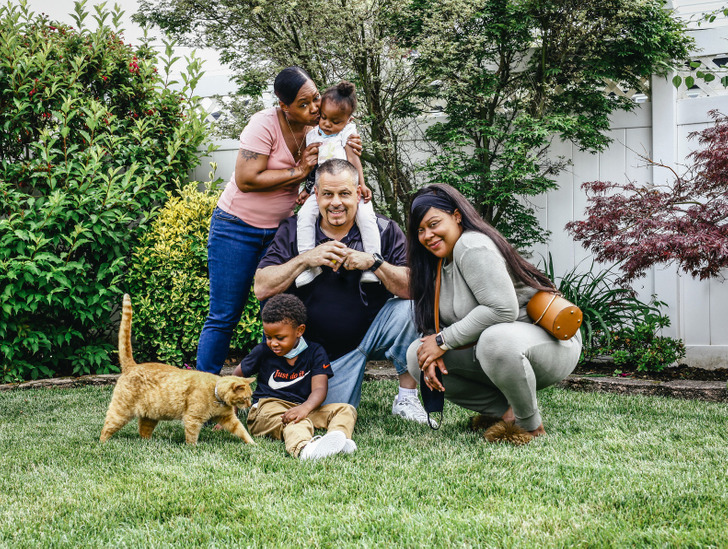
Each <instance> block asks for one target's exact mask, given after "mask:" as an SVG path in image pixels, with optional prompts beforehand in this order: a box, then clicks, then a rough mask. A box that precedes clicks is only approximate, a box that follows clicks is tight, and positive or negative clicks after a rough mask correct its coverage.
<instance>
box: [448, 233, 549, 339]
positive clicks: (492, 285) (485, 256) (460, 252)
mask: <svg viewBox="0 0 728 549" xmlns="http://www.w3.org/2000/svg"><path fill="white" fill-rule="evenodd" d="M535 293H536V290H535V289H534V288H531V287H530V286H527V285H525V284H523V283H522V282H520V281H517V280H515V279H514V278H513V276H511V273H510V270H509V269H508V266H507V265H506V262H505V259H504V258H503V255H502V254H501V253H500V251H499V250H498V248H497V247H496V245H495V243H494V242H493V241H492V240H491V239H490V238H489V237H488V236H486V235H484V234H482V233H478V232H474V231H465V232H464V233H463V234H462V236H461V237H460V238H459V239H458V241H457V242H456V243H455V248H454V250H453V260H452V262H450V263H448V264H447V265H445V266H444V267H443V269H442V281H441V286H440V327H441V328H442V327H443V326H447V328H444V329H443V330H442V333H443V337H444V338H445V342H446V343H447V344H448V345H449V346H450V347H459V346H461V345H466V344H468V343H472V342H473V341H476V340H477V339H478V337H479V336H480V334H481V333H482V332H483V330H485V329H486V328H488V327H489V326H493V325H494V324H498V323H500V322H513V321H515V320H521V321H524V322H530V320H529V319H528V315H527V314H526V303H528V300H529V299H531V297H533V294H535Z"/></svg>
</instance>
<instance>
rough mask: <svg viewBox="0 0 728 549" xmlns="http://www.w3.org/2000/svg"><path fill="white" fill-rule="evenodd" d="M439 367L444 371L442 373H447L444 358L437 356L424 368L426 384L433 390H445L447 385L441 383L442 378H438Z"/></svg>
mask: <svg viewBox="0 0 728 549" xmlns="http://www.w3.org/2000/svg"><path fill="white" fill-rule="evenodd" d="M438 369H439V370H440V371H441V372H442V375H447V368H446V367H445V362H444V361H443V360H442V358H436V359H435V360H433V361H432V362H430V365H429V366H428V367H427V368H423V369H422V373H423V374H424V376H423V377H424V378H425V385H427V386H428V387H429V388H430V389H432V390H433V391H440V392H444V391H445V387H444V386H443V385H442V383H440V380H439V379H437V370H438Z"/></svg>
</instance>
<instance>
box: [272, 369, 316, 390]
mask: <svg viewBox="0 0 728 549" xmlns="http://www.w3.org/2000/svg"><path fill="white" fill-rule="evenodd" d="M310 373H311V372H306V373H305V374H303V375H302V376H300V377H297V378H296V379H292V380H291V381H276V380H275V379H273V376H275V372H273V373H272V374H271V375H270V379H269V380H268V387H270V388H271V389H275V390H278V389H283V388H285V387H290V386H291V385H293V384H294V383H298V382H299V381H301V380H302V379H303V378H304V377H306V376H307V375H308V374H310Z"/></svg>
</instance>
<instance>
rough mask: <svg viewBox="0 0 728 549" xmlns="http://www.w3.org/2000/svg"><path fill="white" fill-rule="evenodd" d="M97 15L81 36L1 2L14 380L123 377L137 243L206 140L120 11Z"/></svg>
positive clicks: (1, 301) (1, 326)
mask: <svg viewBox="0 0 728 549" xmlns="http://www.w3.org/2000/svg"><path fill="white" fill-rule="evenodd" d="M94 10H95V15H94V19H96V20H97V21H99V23H98V25H97V27H98V28H96V29H94V30H89V29H87V28H85V27H84V26H83V25H84V20H85V19H87V18H88V13H87V12H86V11H85V7H84V4H83V3H77V5H76V13H75V19H76V28H73V27H70V26H67V25H63V24H59V23H53V22H51V21H49V20H48V19H47V17H46V16H45V15H38V14H35V13H33V12H31V11H30V10H29V8H28V7H27V5H26V4H25V3H21V4H20V5H19V6H18V5H14V3H12V2H11V3H8V4H5V5H0V200H1V202H0V307H1V308H0V380H2V381H17V380H21V379H28V378H33V379H35V378H39V377H49V376H55V375H70V374H75V375H78V374H88V373H93V372H101V373H103V372H109V371H112V370H115V369H116V367H115V366H114V363H115V360H116V358H115V348H116V338H115V331H116V328H115V327H114V326H113V325H112V322H111V319H112V318H113V315H114V312H115V311H116V309H117V308H118V306H119V303H120V301H121V299H120V296H121V291H120V289H119V282H120V281H121V279H122V277H123V275H124V272H125V270H126V268H127V263H128V259H129V257H130V253H131V250H132V247H133V246H134V244H135V243H136V242H137V241H138V240H139V237H140V235H141V234H142V233H143V232H144V230H145V229H146V227H147V226H148V224H149V221H150V219H151V218H152V217H153V211H154V209H155V208H156V207H157V206H158V204H160V203H162V202H163V201H164V200H166V198H167V194H166V191H167V190H170V189H174V188H175V187H176V186H177V185H178V182H179V181H185V180H187V178H188V173H189V171H190V169H191V168H193V167H194V166H195V165H196V164H197V163H198V156H199V153H198V148H199V147H200V145H202V144H203V142H204V141H205V135H206V126H205V124H204V121H203V118H202V115H201V114H197V111H195V110H194V107H195V106H196V103H197V99H196V98H194V97H189V95H190V94H189V90H188V88H187V87H185V89H184V90H183V91H182V92H176V91H172V90H171V89H169V87H167V85H166V84H165V82H164V81H163V80H162V78H161V77H160V75H159V74H158V71H157V68H156V67H155V64H156V63H157V58H156V56H155V53H154V52H153V51H152V50H150V49H149V48H148V47H146V46H142V47H139V48H137V49H134V48H132V47H131V46H129V45H126V44H124V42H123V40H122V39H121V37H120V36H119V35H117V34H116V32H115V31H114V29H112V28H110V27H108V26H107V25H106V24H105V23H104V21H105V20H106V19H109V17H111V19H112V20H116V19H118V13H109V12H107V11H105V10H104V9H103V7H101V6H95V7H94ZM195 63H196V62H193V63H192V65H191V67H190V68H188V70H189V74H187V75H186V81H187V82H190V83H191V82H194V81H195V80H196V79H197V78H199V67H198V66H197V65H196V64H195ZM167 65H169V63H167Z"/></svg>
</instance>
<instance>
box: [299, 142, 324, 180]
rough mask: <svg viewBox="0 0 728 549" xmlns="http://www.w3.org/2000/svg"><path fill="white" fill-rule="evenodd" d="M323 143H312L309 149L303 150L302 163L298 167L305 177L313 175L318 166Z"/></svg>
mask: <svg viewBox="0 0 728 549" xmlns="http://www.w3.org/2000/svg"><path fill="white" fill-rule="evenodd" d="M320 144H321V143H311V144H310V145H309V146H308V147H306V148H305V149H303V152H302V153H301V161H300V162H299V163H298V166H299V167H300V168H301V169H302V170H303V172H304V177H305V176H307V175H308V174H309V173H311V170H313V169H314V168H315V167H316V165H317V164H318V151H319V145H320Z"/></svg>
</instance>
